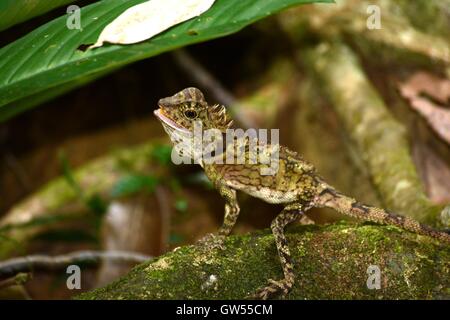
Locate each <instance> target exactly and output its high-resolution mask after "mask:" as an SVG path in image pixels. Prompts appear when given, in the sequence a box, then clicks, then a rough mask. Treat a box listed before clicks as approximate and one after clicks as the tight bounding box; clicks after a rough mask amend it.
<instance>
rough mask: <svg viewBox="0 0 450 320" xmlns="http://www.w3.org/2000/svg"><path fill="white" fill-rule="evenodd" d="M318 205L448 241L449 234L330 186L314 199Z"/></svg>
mask: <svg viewBox="0 0 450 320" xmlns="http://www.w3.org/2000/svg"><path fill="white" fill-rule="evenodd" d="M316 204H317V205H318V206H320V207H327V208H332V209H334V210H336V211H338V212H340V213H342V214H345V215H348V216H351V217H354V218H357V219H362V220H366V221H372V222H376V223H380V224H388V225H394V226H397V227H400V228H402V229H405V230H407V231H411V232H414V233H417V234H421V235H426V236H430V237H433V238H435V239H438V240H440V241H444V242H447V243H450V234H448V233H445V232H443V231H438V230H435V229H432V228H430V227H429V226H426V225H424V224H421V223H419V222H417V221H415V220H414V219H412V218H410V217H405V216H401V215H397V214H394V213H391V212H388V211H386V210H383V209H380V208H377V207H372V206H368V205H364V204H362V203H359V202H358V201H356V200H355V199H353V198H350V197H347V196H345V195H343V194H341V193H340V192H338V191H336V190H335V189H334V188H332V187H330V186H326V187H325V188H324V189H323V190H322V192H321V193H320V194H319V196H318V197H317V199H316Z"/></svg>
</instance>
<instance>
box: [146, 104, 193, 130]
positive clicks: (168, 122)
mask: <svg viewBox="0 0 450 320" xmlns="http://www.w3.org/2000/svg"><path fill="white" fill-rule="evenodd" d="M153 113H154V114H155V116H156V117H157V118H158V119H159V120H160V121H162V122H163V123H165V124H166V125H168V126H169V127H171V128H173V129H175V130H177V131H183V132H186V133H189V132H190V131H189V130H188V129H186V128H184V127H182V126H180V125H179V124H178V123H176V122H175V121H173V120H172V119H171V118H170V117H169V116H167V114H166V113H165V112H164V110H163V109H161V108H160V109H157V110H155V111H153Z"/></svg>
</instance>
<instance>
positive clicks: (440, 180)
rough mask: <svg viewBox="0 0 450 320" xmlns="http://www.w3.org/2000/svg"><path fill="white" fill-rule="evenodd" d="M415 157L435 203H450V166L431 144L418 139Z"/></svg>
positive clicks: (429, 195) (414, 151)
mask: <svg viewBox="0 0 450 320" xmlns="http://www.w3.org/2000/svg"><path fill="white" fill-rule="evenodd" d="M413 157H414V160H415V162H416V165H417V169H418V172H419V174H420V176H421V178H422V181H423V182H424V186H425V189H426V192H427V195H428V197H429V198H430V200H431V201H432V202H433V203H436V204H446V203H450V168H449V167H448V164H447V163H446V162H445V161H444V160H443V159H442V158H441V157H440V156H439V155H438V154H437V153H436V152H435V151H434V150H433V149H432V148H431V147H429V146H427V145H425V144H424V143H422V142H418V141H416V142H415V143H414V146H413Z"/></svg>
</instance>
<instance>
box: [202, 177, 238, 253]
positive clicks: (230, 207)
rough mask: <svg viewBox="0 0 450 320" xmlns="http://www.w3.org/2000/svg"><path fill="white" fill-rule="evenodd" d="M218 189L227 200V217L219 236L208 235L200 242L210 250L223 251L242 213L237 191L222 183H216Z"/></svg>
mask: <svg viewBox="0 0 450 320" xmlns="http://www.w3.org/2000/svg"><path fill="white" fill-rule="evenodd" d="M216 188H217V190H218V191H219V193H220V195H221V196H222V197H223V198H224V199H225V216H224V219H223V224H222V226H221V227H220V228H219V231H218V232H217V234H208V235H206V236H205V237H203V238H202V239H201V240H200V243H202V244H203V245H205V246H206V247H207V248H208V249H216V248H220V249H223V241H224V240H225V238H226V237H227V236H228V235H229V234H230V233H231V231H232V230H233V227H234V225H235V224H236V221H237V218H238V216H239V211H240V209H239V204H238V202H237V199H236V190H234V189H231V188H230V187H228V186H226V185H225V184H223V183H221V182H216Z"/></svg>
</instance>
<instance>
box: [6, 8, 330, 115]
mask: <svg viewBox="0 0 450 320" xmlns="http://www.w3.org/2000/svg"><path fill="white" fill-rule="evenodd" d="M142 2H144V0H103V1H100V2H97V3H94V4H91V5H89V6H87V7H85V8H83V9H82V11H81V18H82V27H83V29H82V31H79V30H69V29H68V28H67V27H66V19H67V17H66V16H63V17H60V18H58V19H55V20H54V21H51V22H49V23H47V24H45V25H44V26H42V27H40V28H38V29H36V30H35V31H33V32H31V33H30V34H28V35H26V36H25V37H23V38H21V39H19V40H17V41H15V42H14V43H12V44H10V45H8V46H6V47H4V48H2V49H0V121H4V120H6V119H7V118H9V117H11V116H13V115H15V114H17V113H19V112H21V111H23V110H24V109H26V108H27V107H29V106H30V103H31V104H32V103H33V101H36V100H39V96H40V94H43V95H45V96H49V97H53V96H56V95H58V94H60V93H63V92H66V91H68V90H70V88H71V86H76V85H79V84H80V83H85V82H87V81H89V80H90V79H94V78H97V77H98V76H99V75H103V74H106V73H108V72H110V71H113V70H115V69H117V68H119V67H121V66H124V65H126V64H129V63H131V62H134V61H137V60H141V59H145V58H148V57H151V56H154V55H157V54H160V53H162V52H165V51H169V50H172V49H175V48H178V47H182V46H185V45H188V44H192V43H197V42H201V41H205V40H209V39H213V38H217V37H221V36H225V35H228V34H230V33H233V32H236V31H238V30H240V29H242V28H243V27H245V26H247V25H249V24H251V23H253V22H255V21H257V20H259V19H261V18H264V17H267V16H269V15H271V14H273V13H276V12H278V11H280V10H282V9H285V8H287V7H290V6H293V5H297V4H301V3H311V2H332V1H331V0H318V1H315V0H217V1H216V3H215V4H214V5H213V7H212V8H211V9H210V10H209V11H207V12H206V13H204V14H203V15H202V16H200V17H198V18H195V19H192V20H189V21H186V22H185V23H182V24H180V25H178V26H176V27H173V28H171V29H170V30H168V31H166V32H163V33H162V34H160V35H158V36H156V37H155V38H153V39H151V40H149V41H145V42H142V43H139V44H134V45H127V46H120V45H108V46H106V47H102V48H98V49H94V50H90V51H87V52H82V51H79V50H77V48H78V47H79V46H80V45H82V44H89V43H94V42H95V40H96V39H97V37H98V35H99V34H100V32H101V31H102V29H103V28H104V27H105V26H106V25H107V24H108V23H110V22H111V21H112V20H114V18H116V17H117V16H118V15H119V14H120V13H122V12H123V11H124V10H126V9H127V8H129V7H131V6H132V5H135V4H138V3H142ZM154 76H156V75H149V77H154ZM89 78H90V79H89ZM61 86H62V89H61ZM40 101H42V99H41V100H40Z"/></svg>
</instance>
